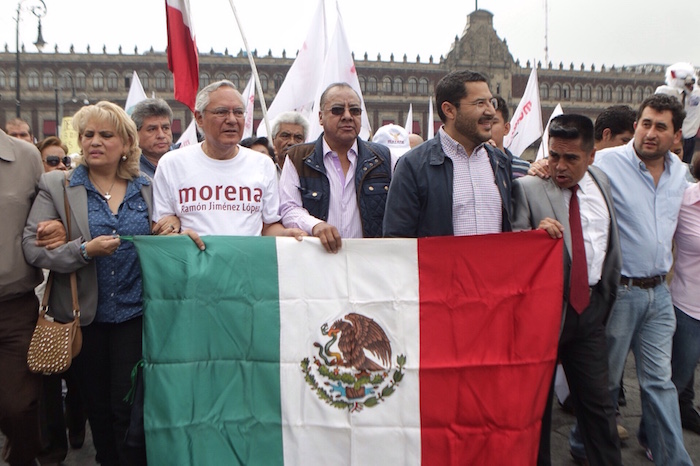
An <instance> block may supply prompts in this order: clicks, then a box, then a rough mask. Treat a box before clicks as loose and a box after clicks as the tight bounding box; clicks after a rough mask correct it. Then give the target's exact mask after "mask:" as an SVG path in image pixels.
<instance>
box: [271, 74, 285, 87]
mask: <svg viewBox="0 0 700 466" xmlns="http://www.w3.org/2000/svg"><path fill="white" fill-rule="evenodd" d="M272 81H273V82H274V84H275V91H279V90H280V88H281V87H282V83H283V82H284V76H283V75H282V74H281V73H275V76H274V77H273V78H272Z"/></svg>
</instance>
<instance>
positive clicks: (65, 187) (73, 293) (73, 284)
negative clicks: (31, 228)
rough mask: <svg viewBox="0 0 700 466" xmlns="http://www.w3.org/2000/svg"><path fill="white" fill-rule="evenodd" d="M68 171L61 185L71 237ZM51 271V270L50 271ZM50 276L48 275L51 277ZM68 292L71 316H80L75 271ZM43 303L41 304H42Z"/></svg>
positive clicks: (47, 288) (69, 235)
mask: <svg viewBox="0 0 700 466" xmlns="http://www.w3.org/2000/svg"><path fill="white" fill-rule="evenodd" d="M67 190H68V173H66V174H65V184H64V185H63V202H64V204H65V208H66V227H67V228H68V239H70V238H71V237H72V235H71V228H70V224H71V221H70V218H71V211H70V204H68V193H67ZM51 273H53V272H51ZM51 278H52V277H49V279H51ZM46 290H47V291H49V284H48V283H47V284H46ZM70 293H71V297H72V301H73V316H74V317H75V318H76V319H79V318H80V304H79V303H78V279H77V278H76V275H75V272H71V274H70ZM47 294H48V293H44V298H46V295H47ZM42 305H43V304H42Z"/></svg>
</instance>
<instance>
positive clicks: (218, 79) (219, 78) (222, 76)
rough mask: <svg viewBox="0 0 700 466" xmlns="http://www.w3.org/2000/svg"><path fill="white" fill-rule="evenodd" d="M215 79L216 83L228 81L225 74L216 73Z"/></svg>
mask: <svg viewBox="0 0 700 466" xmlns="http://www.w3.org/2000/svg"><path fill="white" fill-rule="evenodd" d="M214 79H215V80H216V81H223V80H224V79H226V75H225V74H224V73H216V75H215V76H214Z"/></svg>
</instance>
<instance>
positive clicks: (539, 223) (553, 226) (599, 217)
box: [513, 114, 621, 465]
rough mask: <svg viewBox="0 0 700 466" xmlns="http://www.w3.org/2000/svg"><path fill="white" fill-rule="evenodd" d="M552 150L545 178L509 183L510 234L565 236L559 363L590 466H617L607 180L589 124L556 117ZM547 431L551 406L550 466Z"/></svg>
mask: <svg viewBox="0 0 700 466" xmlns="http://www.w3.org/2000/svg"><path fill="white" fill-rule="evenodd" d="M549 152H550V153H549V171H550V174H551V177H550V179H547V180H545V179H540V178H538V177H534V176H529V177H524V178H521V179H519V180H517V181H516V182H515V184H514V190H513V197H514V201H515V208H514V221H513V229H514V230H527V229H531V228H539V229H544V230H546V231H547V232H548V233H549V234H550V236H552V238H562V237H563V238H564V244H565V252H564V295H563V323H562V331H561V334H560V340H559V358H560V360H561V363H562V365H563V367H564V371H565V373H566V377H567V379H568V381H569V386H570V388H571V394H572V398H573V402H574V408H575V411H576V416H577V418H578V422H579V424H580V426H581V427H582V432H583V437H584V438H583V440H584V445H585V447H586V452H587V455H588V460H589V461H590V464H601V465H603V464H604V465H612V464H621V457H620V440H619V437H618V434H617V428H616V425H615V408H614V406H613V403H612V399H611V398H610V393H609V391H608V363H607V350H606V342H605V322H606V320H607V316H608V314H609V313H610V310H611V309H612V306H613V303H614V302H615V297H616V293H617V285H618V283H619V281H620V266H621V256H620V245H619V239H618V233H617V226H616V219H615V210H614V208H613V204H612V202H613V201H612V193H611V191H610V185H609V182H608V179H607V177H606V176H605V174H603V172H602V171H600V170H598V169H597V168H595V167H591V166H590V165H591V163H593V159H594V156H595V149H594V138H593V123H592V122H591V120H590V119H589V118H588V117H585V116H583V115H573V114H568V115H560V116H558V117H556V118H555V119H553V120H552V121H551V123H550V126H549ZM574 215H575V217H574ZM550 399H551V397H550ZM550 428H551V403H548V404H547V408H546V410H545V414H544V417H543V420H542V435H541V441H540V452H539V457H538V464H551V459H550V452H549V436H550Z"/></svg>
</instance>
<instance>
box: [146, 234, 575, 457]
mask: <svg viewBox="0 0 700 466" xmlns="http://www.w3.org/2000/svg"><path fill="white" fill-rule="evenodd" d="M204 240H205V242H206V244H207V248H206V251H203V252H201V251H199V250H198V249H197V248H196V247H195V246H194V244H193V243H192V242H191V241H190V239H189V238H187V237H167V238H164V237H139V238H136V239H135V243H136V247H137V249H138V253H139V257H140V260H141V267H142V269H143V282H144V301H145V310H144V315H145V320H144V322H145V326H144V357H145V360H146V365H145V367H144V380H145V387H146V398H145V424H146V425H145V427H146V441H147V449H148V460H149V463H150V464H154V465H160V464H163V465H177V464H182V465H217V466H218V465H265V466H270V465H281V464H292V465H315V464H318V465H351V464H352V465H381V466H388V465H412V464H432V465H503V464H508V465H512V464H535V459H536V456H537V447H538V439H539V433H540V418H541V416H542V412H543V410H544V406H545V402H546V401H547V394H548V389H549V383H550V381H551V377H552V374H553V372H554V363H555V359H556V348H557V336H558V333H559V328H560V323H561V309H562V306H561V301H562V249H561V248H562V245H561V241H554V240H551V239H550V238H549V237H548V236H547V235H546V234H545V233H543V232H526V233H505V234H501V235H489V236H477V237H460V238H453V237H451V238H427V239H418V240H415V239H378V240H344V241H343V248H342V249H341V251H340V252H339V253H338V254H328V253H326V252H325V250H323V248H322V247H321V245H320V243H319V242H318V240H316V239H315V238H307V239H304V241H302V242H298V241H296V240H294V239H291V238H245V237H207V238H204Z"/></svg>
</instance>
